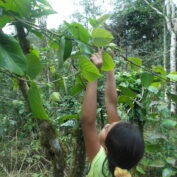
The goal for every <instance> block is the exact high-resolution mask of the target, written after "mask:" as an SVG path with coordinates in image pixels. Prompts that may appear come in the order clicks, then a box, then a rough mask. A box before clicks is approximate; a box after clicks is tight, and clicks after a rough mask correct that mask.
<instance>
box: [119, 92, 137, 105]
mask: <svg viewBox="0 0 177 177" xmlns="http://www.w3.org/2000/svg"><path fill="white" fill-rule="evenodd" d="M118 103H127V104H128V105H129V106H130V107H131V108H133V107H134V105H133V100H132V99H131V98H130V97H128V96H124V95H122V96H119V97H118Z"/></svg>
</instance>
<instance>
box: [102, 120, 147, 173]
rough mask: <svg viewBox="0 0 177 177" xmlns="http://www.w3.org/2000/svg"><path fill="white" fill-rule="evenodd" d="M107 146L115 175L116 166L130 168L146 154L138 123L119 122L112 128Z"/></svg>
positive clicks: (109, 165) (111, 169) (111, 168)
mask: <svg viewBox="0 0 177 177" xmlns="http://www.w3.org/2000/svg"><path fill="white" fill-rule="evenodd" d="M105 146H106V148H107V161H108V167H109V171H110V172H111V174H112V175H113V176H114V170H115V167H119V168H122V169H127V170H130V169H131V168H132V167H134V166H135V165H136V164H137V163H138V162H139V160H140V159H141V158H142V157H143V154H144V140H143V136H142V134H141V132H140V130H139V128H138V127H137V126H136V125H134V124H131V123H128V122H119V123H118V124H116V125H115V126H114V127H113V128H112V129H111V130H110V132H109V133H108V135H107V137H106V140H105ZM103 168H104V165H103Z"/></svg>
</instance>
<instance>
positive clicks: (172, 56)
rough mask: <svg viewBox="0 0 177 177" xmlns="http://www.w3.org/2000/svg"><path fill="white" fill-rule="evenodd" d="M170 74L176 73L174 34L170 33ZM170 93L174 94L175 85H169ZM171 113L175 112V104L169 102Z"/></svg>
mask: <svg viewBox="0 0 177 177" xmlns="http://www.w3.org/2000/svg"><path fill="white" fill-rule="evenodd" d="M170 72H176V34H175V33H174V32H172V33H171V46H170ZM171 93H173V94H176V84H175V83H171ZM171 112H172V113H175V112H176V103H175V102H173V101H171Z"/></svg>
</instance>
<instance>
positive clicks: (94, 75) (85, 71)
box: [79, 55, 101, 81]
mask: <svg viewBox="0 0 177 177" xmlns="http://www.w3.org/2000/svg"><path fill="white" fill-rule="evenodd" d="M79 64H80V68H81V74H82V75H83V77H84V78H85V79H86V80H88V81H95V80H97V79H98V78H99V77H101V74H100V72H99V70H98V69H97V67H96V66H95V65H94V64H93V63H92V62H91V61H90V60H89V58H88V57H87V56H84V55H82V56H80V57H79Z"/></svg>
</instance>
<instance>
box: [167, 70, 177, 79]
mask: <svg viewBox="0 0 177 177" xmlns="http://www.w3.org/2000/svg"><path fill="white" fill-rule="evenodd" d="M167 77H168V78H169V79H171V80H173V81H177V72H171V73H170V74H168V75H167Z"/></svg>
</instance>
